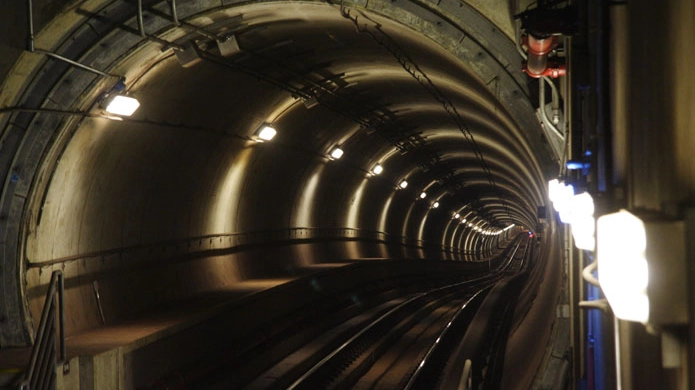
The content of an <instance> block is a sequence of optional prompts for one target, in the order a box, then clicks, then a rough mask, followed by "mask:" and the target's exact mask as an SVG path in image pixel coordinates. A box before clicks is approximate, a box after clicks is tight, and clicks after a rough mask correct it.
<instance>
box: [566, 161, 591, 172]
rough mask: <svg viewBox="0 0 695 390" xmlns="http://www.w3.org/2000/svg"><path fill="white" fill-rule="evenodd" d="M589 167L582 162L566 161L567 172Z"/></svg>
mask: <svg viewBox="0 0 695 390" xmlns="http://www.w3.org/2000/svg"><path fill="white" fill-rule="evenodd" d="M590 166H591V164H589V163H587V162H582V161H567V169H569V170H574V169H587V168H589V167H590Z"/></svg>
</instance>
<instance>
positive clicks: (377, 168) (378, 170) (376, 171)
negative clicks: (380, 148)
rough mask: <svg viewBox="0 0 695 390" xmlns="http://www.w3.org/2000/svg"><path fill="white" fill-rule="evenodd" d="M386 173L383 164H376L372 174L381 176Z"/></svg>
mask: <svg viewBox="0 0 695 390" xmlns="http://www.w3.org/2000/svg"><path fill="white" fill-rule="evenodd" d="M383 171H384V167H382V166H381V164H376V165H375V166H374V168H372V174H374V175H378V174H381V172H383Z"/></svg>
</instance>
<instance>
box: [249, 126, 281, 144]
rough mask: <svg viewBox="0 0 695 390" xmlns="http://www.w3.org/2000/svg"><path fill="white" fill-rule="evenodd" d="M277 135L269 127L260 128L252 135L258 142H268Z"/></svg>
mask: <svg viewBox="0 0 695 390" xmlns="http://www.w3.org/2000/svg"><path fill="white" fill-rule="evenodd" d="M277 133H278V132H277V130H275V129H274V128H272V127H270V126H267V125H265V126H261V128H260V129H258V131H257V132H256V134H255V135H254V139H255V140H256V141H258V142H263V141H270V140H272V139H273V138H274V137H275V135H276V134H277Z"/></svg>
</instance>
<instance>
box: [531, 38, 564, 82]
mask: <svg viewBox="0 0 695 390" xmlns="http://www.w3.org/2000/svg"><path fill="white" fill-rule="evenodd" d="M522 39H523V43H524V46H526V48H527V50H528V58H527V59H526V63H525V64H524V67H523V71H524V72H526V73H527V74H528V75H529V76H531V77H533V78H540V77H544V76H550V77H553V78H557V77H560V76H564V75H565V73H566V70H565V65H563V64H551V66H549V64H548V55H549V54H550V52H551V51H552V50H553V48H554V47H555V46H557V44H558V37H557V36H556V35H551V36H549V37H547V38H538V37H535V36H533V35H531V34H528V35H524V36H523V38H522Z"/></svg>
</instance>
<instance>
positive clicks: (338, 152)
mask: <svg viewBox="0 0 695 390" xmlns="http://www.w3.org/2000/svg"><path fill="white" fill-rule="evenodd" d="M343 154H344V152H343V149H340V148H338V147H336V148H333V150H331V158H332V159H334V160H337V159H339V158H341V157H343Z"/></svg>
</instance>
